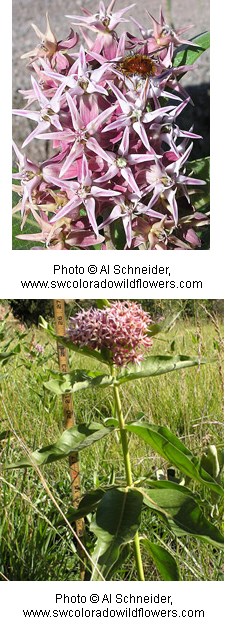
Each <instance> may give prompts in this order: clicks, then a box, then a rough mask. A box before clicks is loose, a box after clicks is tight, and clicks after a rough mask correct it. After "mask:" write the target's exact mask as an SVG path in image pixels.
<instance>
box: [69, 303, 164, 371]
mask: <svg viewBox="0 0 225 636" xmlns="http://www.w3.org/2000/svg"><path fill="white" fill-rule="evenodd" d="M150 322H152V321H151V319H150V317H149V315H148V314H147V313H146V312H145V311H144V310H143V309H142V308H141V306H140V305H138V304H137V303H132V302H130V301H122V302H121V301H116V302H114V303H112V305H111V306H110V307H106V308H105V309H93V308H92V309H88V310H87V311H81V312H79V313H77V314H76V316H75V317H74V318H71V319H70V323H69V328H68V336H69V338H70V339H71V340H72V342H73V343H74V344H75V345H77V346H78V347H84V346H85V347H88V348H89V349H92V350H95V349H96V350H98V351H102V350H104V351H106V352H107V356H108V360H109V362H111V363H113V364H115V365H116V366H119V367H121V366H123V367H124V366H126V365H127V364H129V363H130V362H133V363H138V362H140V361H141V360H142V359H143V356H144V351H145V349H149V348H150V347H151V346H152V340H151V338H149V337H148V334H147V329H148V327H149V324H150Z"/></svg>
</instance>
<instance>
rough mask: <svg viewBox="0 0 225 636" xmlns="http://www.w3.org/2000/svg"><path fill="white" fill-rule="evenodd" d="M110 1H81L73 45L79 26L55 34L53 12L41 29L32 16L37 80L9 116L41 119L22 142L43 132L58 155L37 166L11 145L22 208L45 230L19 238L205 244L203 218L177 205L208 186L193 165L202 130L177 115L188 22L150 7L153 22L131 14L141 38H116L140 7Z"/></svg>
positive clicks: (83, 243) (183, 98)
mask: <svg viewBox="0 0 225 636" xmlns="http://www.w3.org/2000/svg"><path fill="white" fill-rule="evenodd" d="M114 4H115V0H112V1H111V2H110V5H109V6H108V8H106V7H105V5H104V3H103V2H102V1H100V3H99V10H98V12H97V13H96V14H94V15H92V14H91V13H90V12H89V11H88V10H87V9H83V14H84V15H82V16H68V17H70V18H72V20H73V23H74V24H75V25H76V26H78V27H79V28H80V31H81V34H82V38H83V41H84V43H85V45H83V44H80V45H79V48H78V50H77V52H72V49H73V47H74V46H75V45H77V44H78V41H79V36H78V35H77V34H75V33H74V31H71V33H70V35H69V37H68V39H67V40H65V41H64V42H62V41H60V42H58V41H57V39H56V37H55V35H54V34H53V32H52V30H51V27H50V24H49V21H48V17H47V30H46V33H45V34H42V33H41V32H40V31H39V29H38V28H37V27H36V26H34V25H33V26H34V29H35V32H36V34H37V35H38V37H40V38H41V45H40V46H37V47H36V48H35V49H34V50H33V51H30V52H29V53H27V54H25V55H24V56H23V57H29V59H30V67H31V69H32V71H33V73H34V74H35V76H36V77H34V75H33V74H32V76H31V88H30V89H29V90H26V91H20V92H21V93H22V94H23V96H24V98H25V99H26V100H27V108H26V109H21V110H17V109H15V110H14V111H13V113H14V114H15V115H18V116H20V117H26V118H28V119H30V120H32V121H33V122H34V123H35V128H34V129H33V130H32V132H31V133H30V134H29V135H28V137H27V138H26V139H25V141H24V143H23V146H22V148H26V146H27V145H28V144H29V143H30V142H31V141H32V140H33V139H35V138H37V139H42V140H43V139H44V140H49V141H50V142H51V144H52V148H53V150H54V154H53V156H52V157H50V158H48V159H47V160H46V161H44V162H42V163H35V162H33V161H32V160H31V159H29V158H28V157H27V156H26V155H24V154H23V152H22V151H21V150H19V149H18V148H17V146H16V145H15V144H14V150H15V152H16V155H17V158H18V163H19V172H18V173H17V174H15V175H14V178H16V179H18V180H19V181H20V185H17V186H14V189H15V190H16V191H17V192H18V194H19V195H20V196H21V200H20V202H19V203H18V204H17V206H16V208H15V209H16V210H18V209H21V214H22V229H23V227H24V224H25V223H26V220H27V218H28V217H29V216H30V215H33V217H34V219H35V220H36V222H37V224H38V225H39V227H40V232H37V233H35V234H29V235H26V234H22V235H20V237H19V238H21V239H25V240H31V241H37V242H39V244H40V243H41V244H44V247H45V248H47V249H61V250H69V249H90V248H92V249H93V248H100V249H121V246H122V248H124V249H135V248H140V249H150V250H152V249H163V250H165V249H191V248H196V247H199V245H200V241H199V238H198V236H197V234H196V232H195V230H194V228H195V227H197V226H199V225H201V223H202V224H205V223H206V222H207V217H205V216H204V215H202V214H199V213H196V212H195V210H193V209H192V207H191V206H190V208H189V209H190V210H191V214H189V216H185V218H184V214H183V213H182V214H180V202H179V200H180V199H181V198H183V200H185V198H186V200H187V202H188V204H190V197H189V193H188V189H187V186H189V185H190V186H192V189H193V188H195V187H196V186H201V185H204V183H205V182H204V181H202V180H199V179H195V178H194V177H192V176H189V175H187V174H186V162H187V160H188V158H189V156H190V153H191V150H192V145H193V139H195V138H198V137H199V135H197V134H195V133H194V132H193V130H192V129H191V130H187V131H186V130H183V129H181V128H180V127H179V124H178V123H177V119H178V117H179V115H180V114H181V112H182V111H183V110H184V109H185V107H186V106H187V104H188V103H189V102H190V98H189V96H188V95H187V93H186V92H185V90H184V88H183V87H182V86H181V85H180V83H179V77H180V76H182V75H183V74H184V73H185V72H186V71H188V70H190V69H192V67H190V66H180V67H175V66H174V67H173V58H174V52H175V50H176V46H179V45H180V44H182V43H187V41H186V40H183V39H182V37H181V34H182V33H183V31H185V30H186V28H187V27H186V28H184V29H180V30H179V31H177V32H174V31H173V30H172V29H170V27H168V25H167V24H166V22H165V19H164V16H163V14H162V12H160V18H159V21H157V20H155V19H154V18H152V16H150V17H151V18H152V21H153V28H147V29H146V28H145V27H143V26H142V25H141V24H139V23H138V22H137V20H135V19H134V18H132V17H131V18H130V19H131V21H132V22H133V23H135V25H136V26H137V27H138V29H139V31H140V36H139V37H136V36H134V35H132V34H131V33H130V32H126V31H124V32H123V34H122V36H121V37H119V36H118V35H117V32H116V27H117V26H118V25H120V24H121V23H126V22H128V20H126V19H125V18H124V17H123V16H124V14H126V12H127V11H128V10H129V9H131V8H132V7H133V6H134V5H131V6H130V7H126V8H125V9H122V10H120V11H117V12H113V8H114ZM91 36H92V37H91ZM188 44H189V45H190V46H194V45H193V43H191V42H188ZM189 140H190V143H189ZM118 236H119V237H120V243H118V241H117V237H118ZM36 249H44V248H41V247H38V248H36Z"/></svg>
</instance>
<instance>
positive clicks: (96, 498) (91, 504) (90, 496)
mask: <svg viewBox="0 0 225 636" xmlns="http://www.w3.org/2000/svg"><path fill="white" fill-rule="evenodd" d="M111 487H112V486H111ZM105 490H106V489H105V488H97V490H91V491H90V492H87V493H85V495H84V497H82V499H81V501H80V503H79V506H78V508H77V510H75V508H72V507H70V508H69V510H68V513H67V519H68V521H69V522H70V523H73V521H76V520H77V519H82V518H83V517H86V516H87V515H88V514H89V513H90V512H93V511H94V510H95V509H96V508H97V505H98V504H99V502H100V501H101V499H102V497H103V495H104V494H105Z"/></svg>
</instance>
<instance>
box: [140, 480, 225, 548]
mask: <svg viewBox="0 0 225 636" xmlns="http://www.w3.org/2000/svg"><path fill="white" fill-rule="evenodd" d="M140 492H141V493H142V495H143V497H144V503H145V504H146V505H147V506H148V507H149V508H151V509H152V510H155V511H156V512H157V513H158V514H159V515H160V517H161V518H162V519H164V521H166V522H167V524H168V525H169V527H170V528H171V530H172V531H173V532H174V534H176V535H177V536H181V535H183V534H191V535H193V536H195V537H196V538H198V539H202V540H203V541H206V542H209V543H212V544H213V545H216V546H218V547H223V536H222V534H221V533H220V531H219V530H218V529H217V528H216V526H214V525H213V524H212V523H211V522H210V521H208V520H207V519H206V518H205V516H204V514H203V512H202V510H201V508H200V506H199V505H198V503H197V502H196V501H195V499H194V498H193V497H191V496H190V495H186V493H183V492H179V491H178V490H176V491H175V490H172V489H171V490H158V489H155V490H154V489H152V490H147V491H146V490H143V489H142V488H140Z"/></svg>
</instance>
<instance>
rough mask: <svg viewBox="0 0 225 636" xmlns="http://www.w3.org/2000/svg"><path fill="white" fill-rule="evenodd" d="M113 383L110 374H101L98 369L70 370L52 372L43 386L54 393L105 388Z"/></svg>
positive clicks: (60, 393) (61, 393)
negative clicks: (52, 375)
mask: <svg viewBox="0 0 225 636" xmlns="http://www.w3.org/2000/svg"><path fill="white" fill-rule="evenodd" d="M112 383H113V377H112V376H111V375H102V373H101V372H99V371H86V370H85V369H80V370H79V371H71V372H70V373H59V372H54V377H53V378H52V379H51V380H48V382H44V387H45V388H46V389H48V391H52V393H56V395H63V394H64V393H68V392H69V393H76V392H77V391H82V390H84V389H89V388H92V389H98V388H106V387H107V386H110V385H111V384H112Z"/></svg>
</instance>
